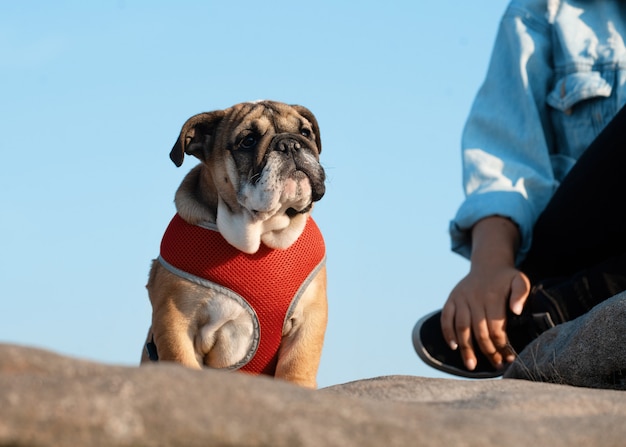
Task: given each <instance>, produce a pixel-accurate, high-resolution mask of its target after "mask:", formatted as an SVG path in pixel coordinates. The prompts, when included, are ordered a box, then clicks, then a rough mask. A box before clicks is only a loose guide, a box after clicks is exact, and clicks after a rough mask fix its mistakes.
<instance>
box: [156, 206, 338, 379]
mask: <svg viewBox="0 0 626 447" xmlns="http://www.w3.org/2000/svg"><path fill="white" fill-rule="evenodd" d="M325 256H326V248H325V245H324V239H323V238H322V234H321V232H320V231H319V228H318V227H317V225H316V224H315V222H314V221H313V219H312V218H309V219H308V220H307V223H306V226H305V229H304V231H303V233H302V235H300V237H299V238H298V239H297V240H296V242H295V243H293V244H292V245H291V246H290V247H289V248H287V249H286V250H275V249H271V248H268V247H267V246H265V245H263V244H261V247H260V248H259V250H258V251H257V252H256V253H254V254H246V253H243V252H241V251H239V250H237V249H236V248H235V247H233V246H232V245H230V244H229V243H228V242H226V240H225V239H224V238H223V237H222V235H221V234H220V233H219V232H218V231H216V230H214V229H209V228H205V227H200V226H196V225H191V224H188V223H187V222H185V221H184V220H183V219H182V218H181V217H180V216H179V215H178V214H176V215H175V216H174V218H173V219H172V221H171V222H170V224H169V226H168V227H167V230H166V231H165V234H164V235H163V240H162V241H161V256H160V257H159V261H161V263H162V264H163V266H164V267H165V268H168V269H169V270H170V271H172V272H173V273H175V274H178V275H180V276H183V277H184V278H186V279H189V280H191V281H194V282H196V283H199V284H202V285H204V286H206V287H212V288H215V287H217V288H218V289H219V290H223V288H226V289H229V291H231V292H233V293H234V294H236V295H237V296H238V297H239V298H240V299H241V300H243V302H244V303H247V304H248V305H249V307H251V308H252V309H253V311H252V312H253V316H254V315H256V319H257V320H258V326H259V329H260V334H259V337H258V340H257V343H256V344H253V345H254V346H253V352H251V354H250V355H249V356H248V357H247V358H246V361H247V363H244V364H242V365H238V366H236V367H235V368H237V367H238V368H239V369H240V370H241V371H246V372H249V373H254V374H267V375H274V372H275V370H276V362H277V359H278V349H279V346H280V342H281V338H282V331H283V325H284V322H285V319H286V318H288V316H289V313H290V309H291V308H293V307H294V306H295V304H296V303H297V301H298V299H299V298H300V295H301V294H302V292H303V291H304V289H305V288H306V286H307V285H308V283H309V281H310V280H311V279H312V278H313V277H314V275H315V273H317V272H318V270H319V269H320V268H321V267H322V265H324V262H325ZM163 261H165V262H163ZM255 323H256V322H255ZM254 348H256V350H254ZM250 357H251V358H250Z"/></svg>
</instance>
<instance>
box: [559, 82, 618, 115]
mask: <svg viewBox="0 0 626 447" xmlns="http://www.w3.org/2000/svg"><path fill="white" fill-rule="evenodd" d="M612 91H613V88H612V87H611V85H610V84H609V83H608V82H606V81H605V80H604V78H603V77H602V75H601V74H600V72H598V71H590V72H586V73H572V74H569V75H567V76H565V77H564V78H561V79H560V80H559V81H558V82H557V83H556V86H555V87H554V90H552V92H551V93H550V94H549V95H548V99H547V102H548V104H549V105H550V106H551V107H553V108H555V109H557V110H560V111H561V112H564V113H566V114H571V113H572V108H573V107H574V105H575V104H577V103H579V102H581V101H584V100H586V99H592V98H598V97H601V98H608V97H609V96H611V92H612Z"/></svg>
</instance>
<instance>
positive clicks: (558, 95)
mask: <svg viewBox="0 0 626 447" xmlns="http://www.w3.org/2000/svg"><path fill="white" fill-rule="evenodd" d="M614 78H615V76H614V72H610V71H609V72H605V73H600V72H598V71H591V72H583V73H572V74H569V75H567V76H565V77H563V78H561V79H559V80H558V81H557V83H556V85H555V87H554V89H553V90H552V91H551V92H550V94H548V97H547V98H546V102H547V104H548V105H549V106H550V109H551V110H550V118H551V121H552V126H553V131H554V141H553V149H552V151H551V152H552V153H553V154H554V153H556V154H561V155H564V156H567V157H571V158H573V159H574V160H577V159H578V157H580V155H581V154H582V153H583V152H584V151H585V149H587V147H588V146H589V145H590V144H591V142H592V141H593V139H594V138H595V137H596V136H597V135H598V134H599V133H600V131H601V130H602V129H603V128H604V126H605V125H606V124H607V123H608V122H609V121H610V120H611V119H612V118H613V116H614V115H615V113H617V110H616V101H615V95H612V93H613V82H612V80H613V79H614ZM607 79H608V80H607Z"/></svg>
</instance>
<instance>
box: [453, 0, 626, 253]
mask: <svg viewBox="0 0 626 447" xmlns="http://www.w3.org/2000/svg"><path fill="white" fill-rule="evenodd" d="M623 36H624V37H623ZM624 38H626V1H620V0H615V1H609V0H513V1H512V2H511V3H510V4H509V6H508V8H507V10H506V12H505V13H504V16H503V18H502V20H501V23H500V27H499V30H498V34H497V37H496V42H495V45H494V48H493V53H492V55H491V61H490V64H489V68H488V72H487V76H486V79H485V82H484V84H483V85H482V87H481V88H480V90H479V92H478V94H477V96H476V98H475V100H474V104H473V106H472V109H471V111H470V115H469V117H468V120H467V122H466V125H465V128H464V131H463V137H462V156H463V184H464V188H465V194H466V199H465V201H464V202H463V203H462V205H461V206H460V208H459V210H458V212H457V214H456V216H455V218H454V220H453V221H452V222H451V223H450V235H451V240H452V249H453V250H454V251H455V252H457V253H459V254H461V255H463V256H465V257H468V258H469V256H470V252H471V235H470V229H471V227H472V226H473V225H474V224H475V223H476V222H477V221H478V220H480V219H482V218H484V217H487V216H491V215H499V216H504V217H508V218H510V219H511V220H512V221H513V222H515V223H516V224H517V225H518V227H519V230H520V234H521V238H522V239H521V246H520V249H519V251H518V255H517V262H518V263H519V262H520V261H521V260H523V258H524V256H525V254H526V253H527V252H528V249H529V248H530V244H531V239H532V228H533V226H534V223H535V221H536V220H537V218H538V216H539V214H540V213H541V212H542V210H543V209H544V208H545V206H546V204H547V203H548V201H549V200H550V198H551V197H552V194H553V193H554V191H555V189H556V188H557V187H558V185H559V182H560V180H562V179H563V177H564V176H565V174H566V173H567V172H568V171H569V169H570V168H571V167H572V166H573V164H574V163H575V161H576V160H577V159H578V157H579V156H580V155H581V153H582V152H583V151H584V150H585V148H586V147H587V146H588V145H589V144H590V143H591V141H592V140H593V139H594V138H595V137H596V136H597V135H598V133H599V132H600V131H601V130H602V129H603V128H604V126H605V125H606V124H607V123H608V122H609V121H610V120H611V118H612V117H613V116H614V115H615V114H616V113H617V111H618V110H619V109H620V108H621V107H622V105H624V103H625V102H626V48H625V46H624ZM625 150H626V148H625Z"/></svg>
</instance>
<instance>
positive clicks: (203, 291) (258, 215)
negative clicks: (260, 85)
mask: <svg viewBox="0 0 626 447" xmlns="http://www.w3.org/2000/svg"><path fill="white" fill-rule="evenodd" d="M321 149H322V145H321V140H320V131H319V126H318V123H317V120H316V118H315V116H314V115H313V114H312V113H311V112H310V111H309V110H308V109H306V108H305V107H302V106H298V105H287V104H283V103H279V102H274V101H257V102H248V103H242V104H237V105H234V106H232V107H230V108H228V109H225V110H216V111H213V112H208V113H200V114H198V115H195V116H192V117H191V118H189V119H188V120H187V122H185V124H184V125H183V127H182V130H181V132H180V135H179V137H178V140H177V141H176V144H175V145H174V147H173V149H172V151H171V152H170V158H171V160H172V161H173V162H174V164H175V165H176V166H181V165H182V163H183V160H184V158H185V155H192V156H194V157H196V158H197V159H198V160H199V161H200V163H199V164H198V165H197V166H195V167H194V168H193V169H192V170H191V171H190V172H189V173H188V174H187V175H186V177H185V178H184V179H183V181H182V183H181V185H180V187H179V188H178V190H177V192H176V195H175V200H174V202H175V205H176V214H175V216H174V217H173V219H172V220H171V222H170V224H169V226H168V227H167V229H166V231H165V234H164V236H163V239H162V241H161V249H160V254H159V257H158V258H157V259H155V260H154V261H153V263H152V268H151V270H150V275H149V280H148V285H147V289H148V293H149V297H150V302H151V304H152V325H151V327H150V329H149V333H148V338H147V341H146V346H145V349H144V351H143V354H142V359H141V361H142V363H146V362H149V361H156V360H159V361H171V362H178V363H180V364H182V365H185V366H187V367H190V368H204V367H210V368H220V369H230V370H239V371H243V372H247V373H251V374H265V375H270V376H275V377H277V378H280V379H284V380H287V381H291V382H293V383H296V384H299V385H302V386H306V387H311V388H314V387H316V376H317V370H318V367H319V362H320V356H321V352H322V345H323V342H324V334H325V331H326V323H327V311H328V309H327V297H326V266H325V260H326V254H325V246H324V240H323V238H322V235H321V233H320V231H319V229H318V227H317V225H316V224H315V222H314V221H313V219H312V218H311V215H310V214H311V210H312V208H313V204H314V203H315V202H317V201H318V200H320V199H321V198H322V196H323V195H324V192H325V173H324V169H323V168H322V166H321V165H320V161H319V156H320V152H321Z"/></svg>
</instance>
